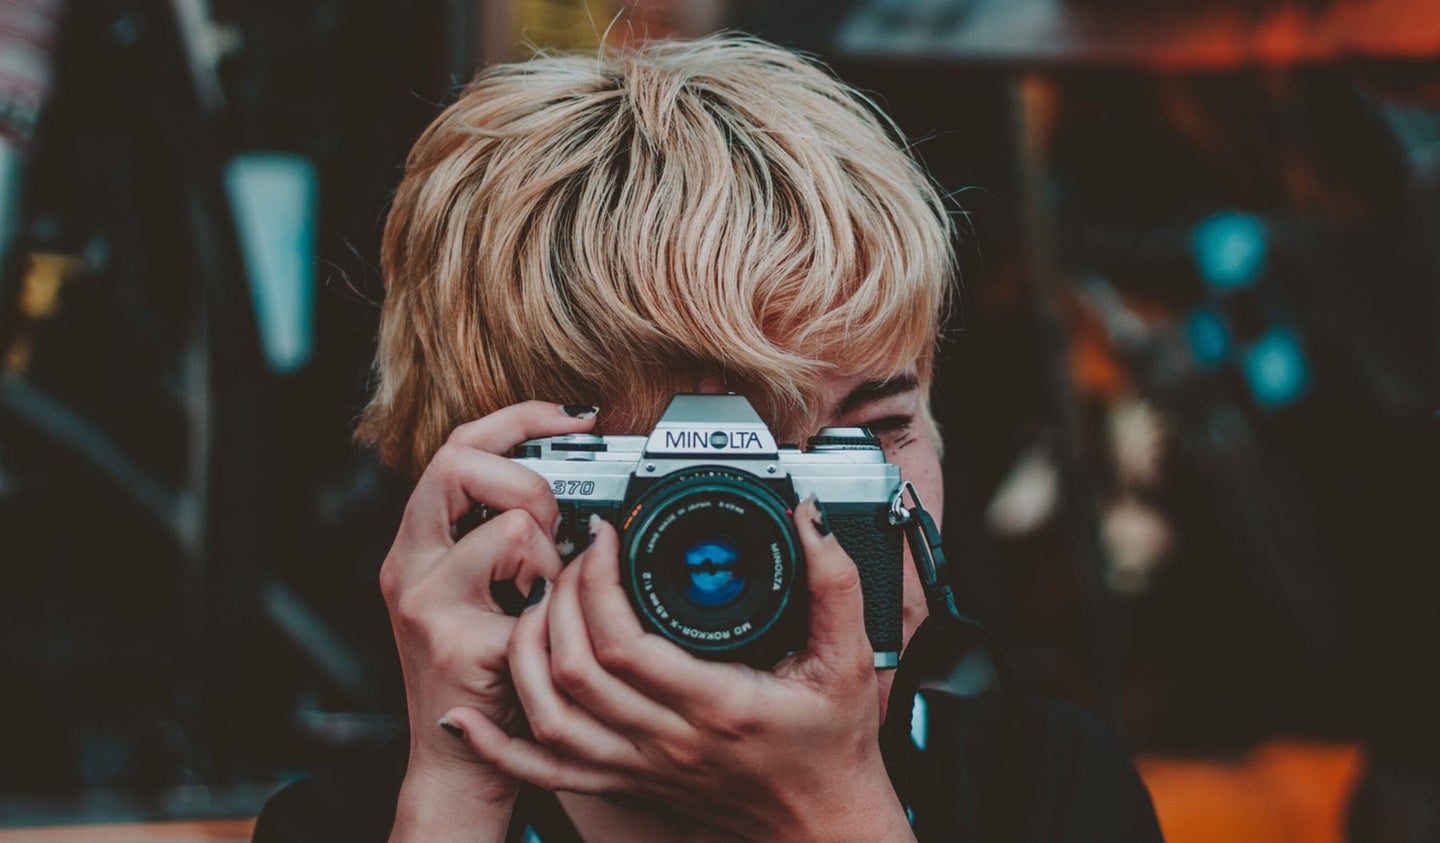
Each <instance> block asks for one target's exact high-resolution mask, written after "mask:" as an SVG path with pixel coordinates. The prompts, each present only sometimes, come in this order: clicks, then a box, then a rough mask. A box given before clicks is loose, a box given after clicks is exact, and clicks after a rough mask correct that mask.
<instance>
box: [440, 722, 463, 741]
mask: <svg viewBox="0 0 1440 843" xmlns="http://www.w3.org/2000/svg"><path fill="white" fill-rule="evenodd" d="M440 728H442V729H444V730H445V731H447V732H449V733H450V734H452V735H454V736H455V737H457V738H461V739H462V740H463V739H464V737H465V730H464V729H462V728H460V727H459V726H456V725H455V724H454V723H451V722H450V718H448V717H442V718H440Z"/></svg>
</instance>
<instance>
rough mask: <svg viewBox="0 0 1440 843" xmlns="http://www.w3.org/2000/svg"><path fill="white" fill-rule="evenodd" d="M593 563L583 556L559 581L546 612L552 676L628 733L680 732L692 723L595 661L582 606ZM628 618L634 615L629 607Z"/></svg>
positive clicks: (599, 716)
mask: <svg viewBox="0 0 1440 843" xmlns="http://www.w3.org/2000/svg"><path fill="white" fill-rule="evenodd" d="M592 564H593V560H592V558H591V557H589V556H584V555H582V556H581V557H580V558H578V559H576V560H575V561H574V562H571V563H570V567H569V568H568V569H567V570H566V572H565V574H564V575H563V576H561V577H560V579H559V581H557V582H556V583H555V588H554V589H553V590H554V597H553V603H552V605H551V607H550V609H549V611H548V612H546V615H545V617H546V621H547V622H548V625H549V629H548V633H549V642H550V652H549V658H550V674H551V676H553V677H554V680H555V684H556V686H557V687H558V689H559V690H560V691H561V692H563V693H564V694H565V695H566V696H568V697H569V698H570V699H572V700H574V701H575V703H576V704H577V705H579V706H580V707H581V708H583V709H585V710H586V711H588V712H590V713H591V714H593V715H594V716H595V717H596V718H597V719H598V720H600V721H601V722H603V723H607V724H610V725H611V726H613V727H615V728H616V729H618V730H619V731H620V732H622V733H624V734H627V735H656V734H672V735H674V734H680V733H681V732H688V731H689V730H690V727H689V725H688V724H687V723H686V722H685V720H684V718H682V717H680V716H679V715H678V714H676V713H675V712H674V711H672V710H670V709H669V708H666V707H665V706H663V705H660V704H659V703H657V702H656V701H655V700H653V699H651V698H649V697H647V696H645V695H644V694H642V693H641V692H639V691H637V690H636V689H635V688H633V687H631V686H629V685H627V684H625V683H624V682H623V681H621V680H620V679H619V678H617V677H615V676H614V675H613V674H611V673H610V672H608V671H607V670H605V668H604V667H602V666H601V665H600V663H599V662H598V661H596V659H595V650H594V648H593V647H592V646H591V643H590V629H589V622H588V619H587V618H586V616H585V610H584V608H583V606H582V605H581V594H583V593H584V592H585V590H586V588H587V587H588V583H587V582H586V580H587V577H586V574H585V571H586V569H587V567H588V566H590V565H592ZM626 612H627V614H628V613H630V612H629V609H628V607H627V609H626Z"/></svg>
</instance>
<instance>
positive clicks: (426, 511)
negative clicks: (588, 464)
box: [380, 401, 595, 791]
mask: <svg viewBox="0 0 1440 843" xmlns="http://www.w3.org/2000/svg"><path fill="white" fill-rule="evenodd" d="M569 409H570V410H571V411H572V412H573V411H574V410H575V408H569ZM594 424H595V421H594V417H593V413H591V414H589V415H587V416H584V417H576V416H572V415H570V414H569V413H568V412H566V409H565V408H562V407H561V406H560V405H558V404H550V403H545V402H540V401H530V402H527V403H524V404H517V405H514V406H512V407H506V408H505V409H502V410H498V411H496V412H494V413H491V414H489V415H487V416H485V417H484V418H481V419H479V420H478V421H473V422H470V423H468V424H465V425H462V426H460V427H458V428H456V429H455V431H454V432H453V433H452V434H451V436H450V438H449V440H448V441H447V442H446V444H445V445H444V446H443V447H441V448H440V450H439V451H438V452H437V453H436V454H435V457H434V459H432V460H431V461H430V464H429V465H428V466H427V467H426V469H425V472H424V474H422V475H421V477H420V480H419V482H418V483H417V484H416V485H415V490H414V492H412V493H411V495H410V500H409V502H408V503H407V504H406V507H405V515H404V518H403V520H402V521H401V523H400V530H399V533H398V534H397V535H396V537H395V543H394V544H393V545H392V546H391V548H390V552H389V554H388V555H387V556H386V557H385V563H384V565H383V566H382V567H381V569H380V590H381V592H382V593H383V594H384V597H385V604H386V606H387V607H388V609H389V611H390V621H391V625H392V627H393V628H394V633H395V642H396V645H397V647H398V649H399V653H400V666H401V669H402V670H403V672H404V675H405V696H406V702H407V707H408V711H409V718H410V767H409V770H408V772H407V783H408V782H409V781H410V780H411V779H413V778H415V777H417V776H422V775H423V776H425V777H427V778H435V777H436V776H439V777H441V778H444V779H447V780H449V781H450V782H452V783H455V784H458V782H455V781H454V780H455V778H456V777H457V776H459V777H467V776H468V778H469V779H470V780H471V781H470V785H471V786H474V785H482V786H484V785H488V786H489V787H490V788H493V789H497V790H499V791H505V790H510V789H511V786H512V785H513V780H511V779H509V777H508V776H504V775H503V774H502V773H500V772H499V771H498V770H495V769H494V768H491V767H489V766H488V765H485V764H484V763H483V762H481V761H480V760H479V759H478V758H477V757H476V756H475V754H474V753H473V752H471V751H470V748H469V747H468V746H466V744H465V743H464V742H463V741H460V740H456V739H455V738H454V737H452V736H451V735H449V734H446V732H445V731H444V730H443V729H442V728H441V727H440V726H439V723H438V721H439V719H440V718H441V716H442V715H444V714H445V712H446V711H449V710H450V709H452V708H455V707H456V706H470V707H473V708H475V709H477V710H479V711H480V712H481V713H482V714H484V715H485V717H486V718H487V719H489V720H490V721H491V722H493V723H494V724H495V725H497V726H499V727H500V728H501V729H504V730H506V731H507V732H511V733H513V732H514V731H515V730H516V727H517V726H518V725H519V723H520V721H521V718H522V717H523V716H524V715H523V712H522V711H521V709H520V706H519V704H518V703H517V701H516V698H515V693H514V689H513V687H512V686H511V684H510V677H509V671H508V667H507V664H506V646H507V644H508V642H509V640H510V631H511V629H512V628H513V627H514V625H515V618H513V617H510V616H508V615H506V614H505V613H504V611H503V610H502V609H501V608H500V607H499V606H498V605H497V604H496V602H495V599H494V597H493V596H492V595H491V590H490V587H491V584H492V583H497V582H503V581H506V580H513V581H514V583H515V586H516V587H517V588H518V589H519V590H520V592H521V593H522V594H528V593H529V592H530V589H531V588H532V587H533V586H534V583H535V580H536V578H538V577H546V578H548V579H553V578H554V577H555V575H556V574H558V573H559V572H560V568H561V561H560V555H559V553H558V552H557V551H556V548H555V527H556V525H557V520H558V518H559V508H558V507H557V505H556V503H555V497H554V495H553V494H552V493H551V491H550V487H549V485H548V484H547V483H546V482H545V480H544V478H542V477H541V476H540V475H539V474H536V473H535V472H533V471H531V470H529V469H528V468H525V467H523V466H521V465H519V464H518V463H515V462H512V461H511V460H510V459H508V458H507V457H505V456H503V455H504V454H508V453H510V451H511V450H512V449H513V448H514V447H515V446H516V445H519V444H520V443H521V442H524V441H525V440H527V439H534V438H538V437H543V436H554V435H558V434H562V433H583V432H587V431H589V430H591V429H592V428H593V427H594ZM477 504H483V505H485V506H487V507H489V508H490V509H492V510H497V511H500V513H501V514H500V515H498V516H496V517H494V518H492V519H491V520H489V521H487V522H486V523H484V524H482V525H481V526H479V527H477V528H476V529H474V530H472V531H471V532H469V533H468V534H466V535H465V536H463V537H461V538H460V539H459V540H458V541H457V540H456V539H455V538H454V537H453V530H454V524H455V522H456V521H457V520H459V519H460V517H461V516H463V515H465V513H467V512H468V511H469V510H470V509H471V508H472V507H473V506H475V505H477Z"/></svg>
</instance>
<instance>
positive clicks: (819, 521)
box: [810, 496, 830, 539]
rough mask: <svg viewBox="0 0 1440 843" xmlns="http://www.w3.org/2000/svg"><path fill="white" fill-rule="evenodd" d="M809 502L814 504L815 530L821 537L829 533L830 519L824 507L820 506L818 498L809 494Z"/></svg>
mask: <svg viewBox="0 0 1440 843" xmlns="http://www.w3.org/2000/svg"><path fill="white" fill-rule="evenodd" d="M810 502H811V503H812V504H814V505H815V532H817V533H819V534H820V538H822V539H823V538H825V537H826V536H828V535H830V519H829V518H828V517H827V516H826V515H825V507H824V506H821V504H820V499H819V498H817V497H814V496H811V498H810Z"/></svg>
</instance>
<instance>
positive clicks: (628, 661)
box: [593, 635, 635, 676]
mask: <svg viewBox="0 0 1440 843" xmlns="http://www.w3.org/2000/svg"><path fill="white" fill-rule="evenodd" d="M593 646H594V648H595V661H597V662H599V663H600V665H601V667H604V668H605V669H606V670H609V671H610V672H611V673H614V674H616V675H618V676H627V675H630V674H632V673H633V672H634V670H635V647H634V646H633V644H632V642H631V641H630V640H629V639H627V638H620V637H617V636H613V635H607V636H605V637H603V638H601V639H600V640H598V641H595V642H594V643H593Z"/></svg>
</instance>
